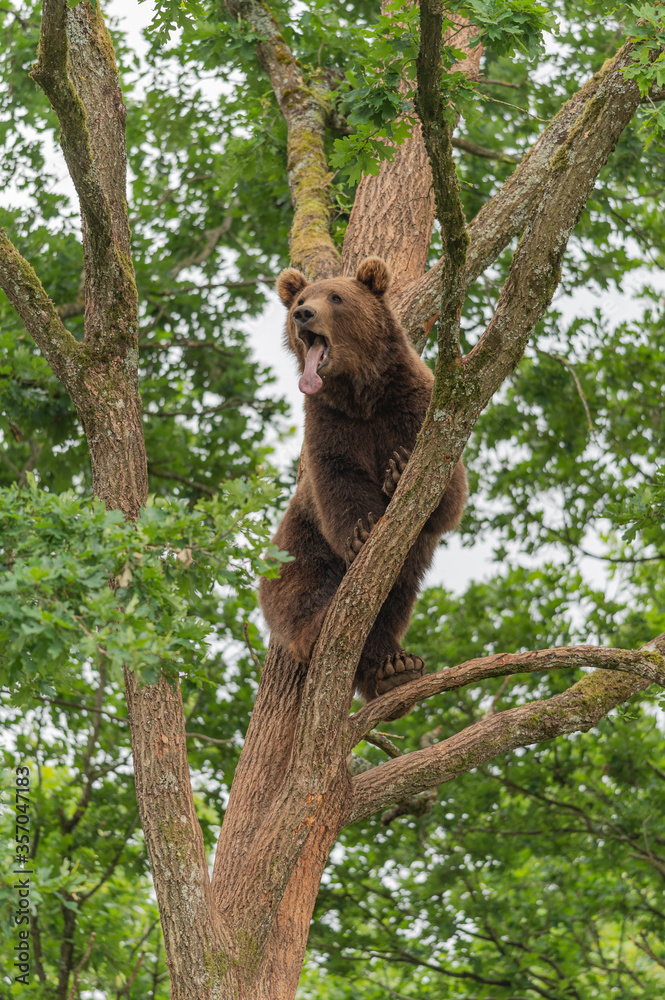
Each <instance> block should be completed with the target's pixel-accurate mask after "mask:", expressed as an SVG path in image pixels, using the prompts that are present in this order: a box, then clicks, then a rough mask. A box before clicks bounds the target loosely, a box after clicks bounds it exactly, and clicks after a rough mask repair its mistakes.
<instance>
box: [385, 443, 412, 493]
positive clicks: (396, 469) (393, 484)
mask: <svg viewBox="0 0 665 1000" xmlns="http://www.w3.org/2000/svg"><path fill="white" fill-rule="evenodd" d="M393 455H394V458H391V459H390V461H389V462H388V468H387V469H386V474H385V477H384V480H383V492H384V493H385V494H386V495H387V496H389V497H391V496H392V495H393V493H394V492H395V490H396V489H397V484H398V482H399V480H400V476H401V475H402V473H403V472H404V470H405V469H406V463H407V462H408V461H409V458H410V456H411V452H410V451H407V450H406V448H400V449H399V451H394V452H393Z"/></svg>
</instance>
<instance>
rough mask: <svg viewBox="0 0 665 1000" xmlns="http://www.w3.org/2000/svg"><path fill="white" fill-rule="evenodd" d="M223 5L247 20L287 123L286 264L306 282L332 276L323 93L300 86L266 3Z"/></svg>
mask: <svg viewBox="0 0 665 1000" xmlns="http://www.w3.org/2000/svg"><path fill="white" fill-rule="evenodd" d="M225 6H226V9H227V10H228V11H229V13H230V14H231V15H232V17H234V18H236V19H238V20H239V19H241V18H242V19H244V20H246V21H247V23H248V24H250V25H251V27H252V29H253V30H254V31H255V32H256V34H257V35H259V37H260V38H261V41H260V42H259V43H258V44H257V46H256V54H257V56H258V58H259V62H260V63H261V65H262V66H263V69H264V70H265V72H266V73H267V75H268V78H269V80H270V83H271V85H272V89H273V92H274V94H275V97H276V98H277V103H278V104H279V107H280V110H281V112H282V115H283V116H284V121H285V122H286V128H287V134H288V145H287V178H288V183H289V191H290V192H291V202H292V204H293V209H294V215H293V222H292V224H291V232H290V234H289V249H290V255H291V263H292V264H293V266H294V267H299V268H301V270H303V271H304V273H305V274H306V275H307V277H308V279H310V280H312V279H314V278H329V277H332V276H333V275H335V274H337V273H338V271H339V254H338V252H337V248H336V247H335V244H334V243H333V240H332V237H331V236H330V218H331V201H330V171H329V169H328V162H327V158H326V153H325V148H324V137H325V130H326V118H327V115H328V110H329V100H328V97H327V89H326V88H325V87H324V86H323V85H322V84H321V83H320V82H317V81H308V82H307V84H306V83H305V81H304V80H303V76H302V73H301V71H300V68H299V66H298V63H297V62H296V60H295V59H294V57H293V53H292V52H291V50H290V49H289V47H288V45H287V44H286V42H285V41H284V38H283V37H282V35H281V33H280V30H279V25H278V24H277V21H276V20H275V18H274V16H273V14H272V13H271V11H270V9H269V8H268V6H267V5H266V4H265V3H259V2H257V0H226V2H225Z"/></svg>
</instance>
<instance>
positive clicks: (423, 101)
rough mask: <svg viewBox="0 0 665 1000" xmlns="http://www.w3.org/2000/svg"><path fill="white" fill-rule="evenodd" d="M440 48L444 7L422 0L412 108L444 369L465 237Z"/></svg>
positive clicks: (453, 338) (455, 351) (455, 323)
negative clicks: (432, 212) (437, 254)
mask: <svg viewBox="0 0 665 1000" xmlns="http://www.w3.org/2000/svg"><path fill="white" fill-rule="evenodd" d="M442 47H443V4H442V3H441V0H421V3H420V48H419V51H418V59H417V62H416V69H417V74H418V88H417V90H416V101H415V105H416V111H417V112H418V117H419V118H420V122H421V125H422V129H423V139H424V142H425V148H426V149H427V155H428V157H429V162H430V166H431V168H432V184H433V187H434V198H435V201H436V214H437V217H438V219H439V222H440V224H441V240H442V243H443V260H444V266H443V268H442V271H441V279H442V294H441V305H440V308H439V359H440V361H441V362H442V363H446V362H448V361H452V360H454V359H455V358H457V357H458V356H459V354H460V349H459V331H460V317H461V314H462V306H463V305H464V294H465V287H466V282H465V281H464V268H465V264H466V253H467V248H468V246H469V235H468V233H467V228H466V220H465V218H464V210H463V208H462V201H461V198H460V189H459V182H458V180H457V171H456V169H455V161H454V159H453V146H452V128H451V122H450V120H449V116H448V115H447V114H446V107H445V105H444V100H443V94H442V92H441V78H442V75H443V63H442V58H441V51H442Z"/></svg>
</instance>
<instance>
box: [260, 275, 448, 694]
mask: <svg viewBox="0 0 665 1000" xmlns="http://www.w3.org/2000/svg"><path fill="white" fill-rule="evenodd" d="M389 282H390V274H389V271H388V268H387V266H386V265H385V264H384V262H383V261H381V260H378V259H377V258H370V259H368V260H366V261H363V263H362V264H361V265H360V267H359V269H358V273H357V275H356V277H355V278H333V279H329V280H325V281H317V282H314V283H313V284H311V285H310V284H308V283H307V281H306V279H305V277H304V275H302V274H300V272H298V271H294V270H292V269H289V270H287V271H283V272H282V274H281V275H280V276H279V279H278V281H277V290H278V292H279V295H280V298H281V299H282V301H283V302H284V304H285V305H286V306H287V308H288V309H289V314H288V318H287V323H286V342H287V346H288V347H289V348H290V349H291V350H292V351H293V352H294V354H295V355H296V357H297V359H298V363H299V366H300V370H301V371H303V369H304V366H305V356H306V352H307V343H306V342H308V341H309V340H311V338H312V337H313V336H316V335H321V336H323V337H325V338H326V340H327V342H328V344H329V345H330V353H329V359H328V363H327V364H326V365H325V366H324V367H322V368H321V369H320V377H321V378H322V380H323V385H322V387H321V388H320V389H319V390H318V392H316V393H315V394H314V395H307V396H306V397H305V441H304V446H303V466H304V472H303V474H302V476H301V478H300V481H299V483H298V486H297V489H296V492H295V495H294V497H293V499H292V500H291V502H290V504H289V506H288V509H287V511H286V514H285V515H284V518H283V520H282V522H281V524H280V525H279V528H278V530H277V533H276V535H275V538H274V541H275V544H276V545H278V546H279V548H281V549H286V550H287V551H288V552H289V553H290V554H291V555H292V556H294V561H293V562H291V563H287V564H286V565H285V566H284V567H283V569H282V573H281V576H280V577H279V578H278V579H274V580H266V579H262V580H261V585H260V600H261V606H262V608H263V613H264V615H265V618H266V621H267V623H268V625H269V626H270V628H271V630H272V633H273V635H274V636H275V637H276V638H277V640H278V641H279V642H280V643H281V644H282V645H284V646H285V647H287V648H288V649H290V651H291V652H292V653H293V654H294V656H295V657H296V658H297V659H298V660H300V661H304V662H306V661H307V660H309V659H310V656H311V653H312V648H313V646H314V643H315V642H316V639H317V638H318V635H319V632H320V629H321V625H322V623H323V619H324V617H325V614H326V611H327V610H328V606H329V605H330V602H331V600H332V598H333V596H334V594H335V591H336V590H337V587H338V586H339V584H340V582H341V580H342V577H343V575H344V573H345V571H346V559H345V557H346V551H347V540H348V538H349V536H350V535H351V534H352V532H353V528H354V525H355V524H356V522H357V521H358V519H359V518H362V520H363V522H364V523H365V524H367V516H368V514H369V513H370V512H372V513H373V514H374V516H375V518H376V519H377V520H378V518H379V517H381V516H382V515H383V513H384V512H385V509H386V507H387V506H388V503H389V499H390V498H389V497H388V496H387V495H386V493H385V492H384V490H383V483H384V478H385V472H386V468H387V466H388V462H389V460H390V459H391V457H392V455H393V452H394V451H395V450H396V449H398V448H400V447H404V448H406V449H407V450H408V451H410V450H411V449H412V448H413V446H414V444H415V440H416V436H417V434H418V431H419V430H420V427H421V424H422V422H423V419H424V416H425V413H426V411H427V407H428V405H429V401H430V395H431V390H432V382H433V377H432V373H431V372H430V370H429V368H427V366H426V365H425V363H424V362H423V361H422V360H421V358H420V357H419V356H418V354H417V353H416V352H415V351H414V349H413V348H412V347H411V345H410V344H409V342H408V340H407V338H406V334H405V333H404V331H403V329H402V328H401V327H400V325H399V323H398V322H397V319H396V317H395V315H394V313H393V312H392V310H391V309H390V306H389V305H388V304H387V302H386V300H385V292H386V290H387V289H388V287H389ZM331 296H339V297H340V298H341V299H342V301H341V303H339V302H335V301H333V299H332V298H331ZM303 305H304V306H306V307H309V309H313V310H315V315H314V317H313V318H312V319H311V321H309V324H308V325H309V326H310V327H311V329H308V330H306V331H303V330H302V328H300V330H299V328H298V326H297V324H296V322H295V321H294V318H293V314H294V312H295V310H296V309H298V307H299V306H303ZM301 315H302V314H301ZM299 334H300V335H299ZM466 493H467V488H466V473H465V471H464V466H463V464H462V462H461V461H460V462H459V464H458V465H457V468H456V469H455V472H454V473H453V478H452V480H451V482H450V485H449V487H448V489H447V490H446V492H445V494H444V497H443V499H442V501H441V503H440V504H439V506H438V508H437V509H436V510H435V511H434V513H433V514H432V516H431V517H430V518H429V520H428V521H427V523H426V524H425V526H424V528H423V530H422V531H421V533H420V536H419V537H418V539H417V541H416V543H415V545H414V546H413V548H412V549H411V552H410V553H409V555H408V557H407V559H406V561H405V562H404V565H403V567H402V569H401V571H400V574H399V576H398V578H397V580H396V582H395V584H394V586H393V588H392V590H391V592H390V594H389V595H388V597H387V599H386V601H385V603H384V605H383V608H382V609H381V611H380V612H379V615H378V617H377V619H376V622H375V624H374V627H373V629H372V631H371V632H370V634H369V636H368V638H367V642H366V643H365V648H364V649H363V653H362V656H361V659H360V663H359V665H358V670H357V674H356V686H357V687H358V689H359V690H360V691H361V692H362V694H363V695H364V696H365V698H367V699H371V698H374V697H376V693H377V692H376V681H377V672H378V670H379V668H380V667H381V665H382V664H383V663H384V662H385V661H386V658H387V657H388V656H393V655H394V654H395V653H396V652H398V651H399V650H400V649H401V646H400V641H401V639H402V637H403V635H404V633H405V632H406V629H407V627H408V624H409V619H410V616H411V611H412V608H413V604H414V602H415V599H416V596H417V593H418V588H419V586H420V583H421V581H422V578H423V575H424V573H425V572H426V570H427V568H428V567H429V565H430V563H431V561H432V557H433V555H434V551H435V548H436V545H437V543H438V541H439V538H440V537H441V535H442V534H443V533H444V532H445V531H450V530H451V529H452V528H455V527H456V526H457V525H458V524H459V521H460V519H461V516H462V513H463V510H464V504H465V502H466Z"/></svg>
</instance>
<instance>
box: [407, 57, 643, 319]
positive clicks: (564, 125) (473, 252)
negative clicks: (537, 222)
mask: <svg viewBox="0 0 665 1000" xmlns="http://www.w3.org/2000/svg"><path fill="white" fill-rule="evenodd" d="M627 48H632V47H631V46H630V44H629V45H628V46H624V47H623V48H622V49H621V50H620V52H619V53H618V54H617V56H615V57H614V59H612V60H609V61H608V62H607V63H606V64H605V66H604V67H603V69H602V70H601V71H600V72H599V73H596V74H595V75H594V76H593V77H592V78H591V79H590V80H589V81H588V82H587V83H586V84H585V85H584V87H582V88H581V90H579V91H578V92H577V94H575V95H574V96H573V97H572V98H571V99H570V100H569V101H568V102H567V103H566V104H564V105H563V107H562V108H561V109H560V110H559V111H558V113H557V114H556V115H555V117H554V118H553V119H552V121H551V123H550V124H549V125H548V126H547V128H546V129H545V130H544V132H543V133H542V134H541V135H540V137H539V138H538V139H537V141H536V142H535V143H534V145H533V146H532V148H531V149H530V150H529V151H528V152H527V153H526V154H525V155H524V156H523V157H522V160H521V161H520V164H519V166H518V167H517V169H516V170H515V172H514V173H513V174H512V175H511V176H510V177H509V178H508V180H506V181H505V183H504V184H503V185H502V187H501V188H500V190H499V191H497V193H496V194H495V195H494V196H493V197H492V198H490V200H489V201H488V202H487V203H486V204H485V205H484V206H483V207H482V208H481V210H480V212H478V215H477V216H476V217H475V219H473V220H472V221H471V222H470V223H469V236H470V244H469V249H468V252H467V264H466V269H467V273H466V283H467V286H468V285H470V284H472V283H473V282H474V281H475V280H476V278H478V277H479V275H481V274H482V273H483V271H484V270H485V269H486V268H487V267H489V266H490V264H492V263H493V262H494V261H495V260H496V259H497V257H498V256H499V254H500V253H501V252H502V251H503V250H504V249H505V248H506V247H507V246H508V244H509V243H510V241H511V240H512V239H514V238H515V237H516V236H519V234H520V233H521V232H522V230H523V229H524V227H525V225H526V223H527V221H528V219H529V216H530V215H531V212H532V211H533V208H534V205H535V204H536V202H537V200H538V199H539V197H540V194H541V191H542V189H543V184H544V182H545V179H546V177H547V174H548V171H549V168H550V163H551V162H552V161H553V160H554V159H555V157H556V154H557V153H558V152H559V151H560V150H561V148H562V147H564V146H565V145H566V144H567V143H569V142H570V140H571V137H572V136H574V135H576V134H577V137H578V142H579V140H580V139H583V135H584V131H585V129H586V127H588V125H587V121H588V120H587V119H586V118H585V116H587V115H589V114H590V112H591V109H593V108H594V107H597V104H596V102H600V103H601V104H604V103H605V102H606V101H608V99H609V104H610V105H611V104H612V102H613V101H614V100H617V99H618V98H619V95H620V92H621V89H622V88H623V89H628V90H629V91H630V93H631V99H632V98H634V97H635V91H636V89H637V88H636V84H634V83H633V84H631V85H630V87H629V88H627V81H626V79H625V77H624V75H623V73H622V72H621V70H622V68H623V66H625V65H626V62H627V61H629V59H630V57H629V56H628V55H627V51H626V50H627ZM639 101H640V98H639V94H638V95H637V103H639ZM588 124H591V123H590V122H588ZM580 129H581V132H580ZM594 132H595V126H594ZM594 177H595V174H594ZM444 267H445V262H444V261H443V260H441V261H439V262H438V263H437V264H435V265H434V267H432V268H431V269H430V270H429V271H428V272H427V273H426V274H425V275H423V277H422V278H420V279H419V280H418V281H416V282H411V283H410V284H408V285H405V286H403V287H401V288H398V289H397V290H396V294H395V295H394V296H393V302H392V304H393V308H394V309H395V311H396V312H397V315H398V316H399V318H400V320H401V322H402V323H403V324H404V326H405V328H406V329H407V331H408V332H409V333H410V334H411V336H412V337H413V338H414V339H416V338H417V337H418V336H419V331H421V330H422V329H423V328H424V329H425V330H429V329H430V328H431V326H432V324H433V323H434V321H435V320H436V318H437V315H438V308H439V295H440V288H441V273H440V272H441V270H442V269H443V268H444Z"/></svg>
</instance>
